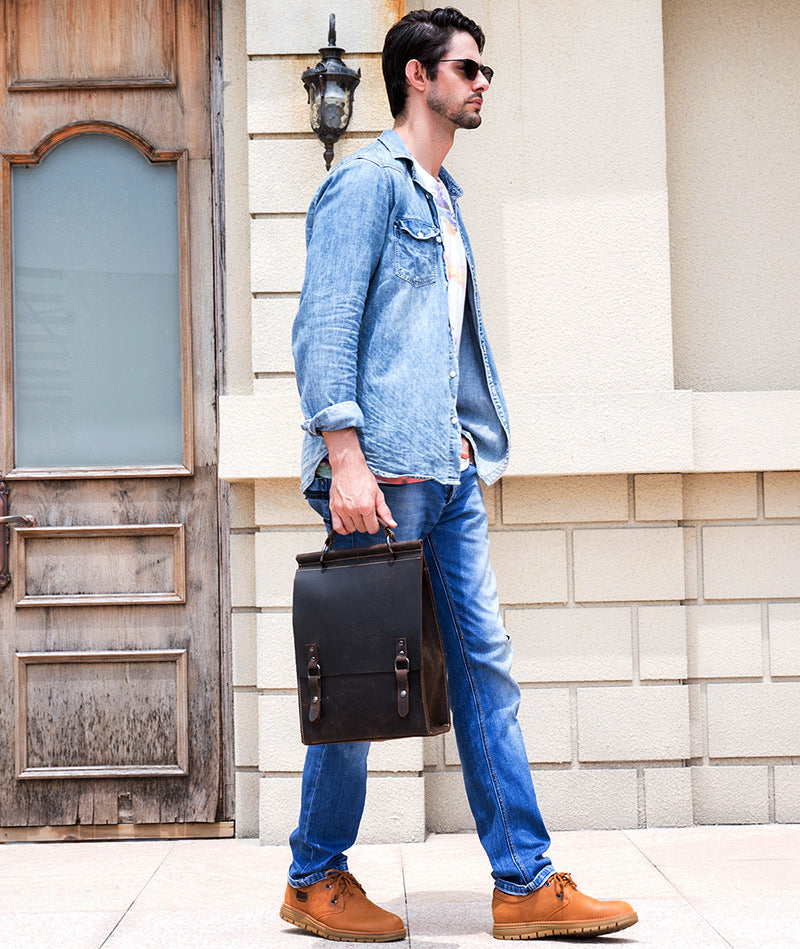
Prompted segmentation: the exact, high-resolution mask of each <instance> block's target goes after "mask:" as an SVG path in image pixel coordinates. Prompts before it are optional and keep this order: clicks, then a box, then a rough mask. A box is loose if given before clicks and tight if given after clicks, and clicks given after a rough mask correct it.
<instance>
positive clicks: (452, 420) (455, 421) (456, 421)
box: [450, 415, 458, 425]
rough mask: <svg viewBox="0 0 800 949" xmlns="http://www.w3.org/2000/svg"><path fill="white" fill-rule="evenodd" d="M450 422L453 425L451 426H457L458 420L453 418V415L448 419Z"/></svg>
mask: <svg viewBox="0 0 800 949" xmlns="http://www.w3.org/2000/svg"><path fill="white" fill-rule="evenodd" d="M450 421H451V422H452V423H453V425H458V419H457V418H456V417H455V415H454V416H453V417H452V418H451V419H450Z"/></svg>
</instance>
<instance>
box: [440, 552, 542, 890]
mask: <svg viewBox="0 0 800 949" xmlns="http://www.w3.org/2000/svg"><path fill="white" fill-rule="evenodd" d="M428 542H429V545H430V549H431V553H432V554H433V557H434V560H435V563H436V572H437V573H438V574H439V578H440V579H441V581H442V586H443V587H444V591H445V594H446V596H447V603H448V607H449V609H450V615H451V617H452V619H453V626H454V628H455V631H456V635H457V637H458V642H459V648H460V650H461V656H462V659H463V662H464V668H465V669H466V672H467V678H468V679H469V683H470V690H471V692H472V697H473V701H474V702H475V707H476V710H477V713H478V714H477V716H476V717H477V719H478V722H479V723H480V735H481V745H482V747H483V752H484V755H485V756H486V760H487V764H488V768H489V775H490V778H491V782H492V787H493V789H494V794H495V799H496V801H497V806H498V808H499V810H500V815H501V819H502V824H503V833H504V835H505V838H506V844H507V846H508V850H509V854H510V856H511V859H512V861H513V862H514V864H515V865H516V867H517V869H518V870H519V872H520V875H521V876H522V877H524V878H525V879H527V880H528V881H529V882H530V874H529V873H528V872H527V870H526V869H525V867H523V866H522V864H521V862H520V859H519V855H518V854H517V851H516V848H515V847H514V843H513V841H512V839H511V834H510V832H509V820H508V811H507V810H506V806H505V801H504V800H503V795H502V792H501V790H500V784H499V781H498V780H497V772H496V771H495V767H494V761H493V759H492V754H491V751H490V750H489V743H488V741H487V738H486V729H485V727H484V714H483V707H482V705H481V703H480V698H479V696H478V694H477V690H476V688H475V679H474V676H473V673H472V666H471V665H470V661H469V652H468V650H467V649H466V646H465V644H464V637H463V634H462V632H461V625H460V623H459V621H458V617H457V615H456V612H455V610H454V609H453V598H452V595H451V593H450V588H449V586H448V583H447V577H446V576H445V574H444V571H443V570H442V568H441V564H440V562H439V556H438V554H437V552H436V545H435V543H434V541H433V538H432V537H429V538H428Z"/></svg>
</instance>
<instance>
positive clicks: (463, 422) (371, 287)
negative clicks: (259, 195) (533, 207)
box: [292, 131, 508, 490]
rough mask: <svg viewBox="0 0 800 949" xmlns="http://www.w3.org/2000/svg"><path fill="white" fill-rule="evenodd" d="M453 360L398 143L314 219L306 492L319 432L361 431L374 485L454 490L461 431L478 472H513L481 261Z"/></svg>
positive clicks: (360, 164) (339, 185)
mask: <svg viewBox="0 0 800 949" xmlns="http://www.w3.org/2000/svg"><path fill="white" fill-rule="evenodd" d="M440 178H441V180H442V182H443V183H444V185H445V187H446V188H447V190H448V191H449V193H450V196H451V199H452V201H453V205H454V207H455V208H456V213H457V214H458V221H459V227H460V229H461V235H462V237H463V239H464V247H465V250H466V254H467V271H468V273H467V298H466V304H465V313H464V327H463V330H462V337H461V346H460V351H459V353H458V358H456V352H455V347H454V344H453V337H452V331H451V328H450V320H449V318H448V308H447V274H446V269H445V260H444V250H443V244H442V238H441V236H440V233H439V225H438V216H437V213H436V208H435V206H434V204H433V199H432V198H431V196H430V195H429V194H428V193H427V192H426V191H425V189H424V188H423V187H422V185H421V184H420V182H419V181H418V180H417V178H416V175H415V172H414V167H413V159H412V157H411V155H410V153H409V152H408V149H407V148H406V146H405V144H404V142H403V141H402V139H401V138H400V136H399V135H397V133H396V132H393V131H387V132H384V133H383V134H382V135H381V136H380V138H379V139H377V140H376V141H375V142H373V143H372V144H371V145H368V146H367V147H366V148H364V149H362V150H361V151H359V152H357V153H356V154H354V155H352V156H350V157H349V158H347V159H345V160H344V161H342V162H340V163H339V164H338V165H337V166H336V167H335V168H334V170H333V171H332V172H331V173H330V174H329V175H328V177H327V178H326V179H325V181H324V182H323V183H322V185H321V186H320V188H319V190H318V191H317V193H316V195H315V196H314V198H313V200H312V202H311V206H310V208H309V211H308V216H307V218H306V246H307V257H306V274H305V281H304V283H303V290H302V293H301V296H300V306H299V309H298V313H297V316H296V318H295V322H294V331H293V338H292V349H293V353H294V360H295V370H296V378H297V385H298V389H299V391H300V402H301V406H302V411H303V415H304V418H305V421H304V422H303V429H304V430H305V436H304V441H303V451H302V487H303V490H305V489H306V488H307V487H308V486H309V484H310V483H311V481H312V480H313V478H314V473H315V471H316V469H317V466H318V465H319V463H320V461H321V460H322V459H323V458H324V457H325V455H326V453H327V449H326V447H325V442H324V439H323V438H322V435H321V433H322V432H325V431H333V430H337V429H342V428H349V427H354V428H355V429H356V430H357V432H358V436H359V441H360V443H361V447H362V449H363V452H364V457H365V459H366V462H367V465H368V467H369V468H370V470H371V471H372V472H373V474H376V475H379V476H382V477H387V478H395V477H402V476H409V477H414V478H431V479H433V480H435V481H439V482H441V483H442V484H458V482H459V480H460V476H461V431H462V429H463V432H464V434H465V435H466V437H467V438H469V440H470V442H471V443H472V446H473V448H474V451H475V464H476V467H477V470H478V474H479V475H480V477H481V479H482V480H483V481H484V482H485V483H486V484H491V483H492V482H494V481H496V480H497V479H498V478H499V477H500V475H501V474H502V473H503V470H504V469H505V467H506V465H507V463H508V412H507V409H506V404H505V400H504V398H503V393H502V390H501V388H500V383H499V380H498V378H497V369H496V367H495V363H494V359H493V357H492V354H491V351H490V349H489V344H488V342H487V340H486V332H485V329H484V325H483V319H482V317H481V309H480V302H479V300H478V292H477V288H476V285H475V263H474V260H473V256H472V249H471V247H470V244H469V239H468V238H467V234H466V231H465V230H464V227H463V224H462V222H461V213H460V211H459V210H458V204H457V200H458V198H459V197H460V195H461V194H462V192H461V189H460V188H459V187H458V185H457V184H456V183H455V181H454V180H453V179H452V178H451V177H450V175H448V174H447V172H446V171H445V170H444V169H442V170H441V171H440Z"/></svg>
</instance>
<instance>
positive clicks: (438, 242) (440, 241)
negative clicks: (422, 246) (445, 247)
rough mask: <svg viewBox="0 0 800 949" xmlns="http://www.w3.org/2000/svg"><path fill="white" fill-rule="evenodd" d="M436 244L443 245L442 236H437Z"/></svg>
mask: <svg viewBox="0 0 800 949" xmlns="http://www.w3.org/2000/svg"><path fill="white" fill-rule="evenodd" d="M436 243H437V244H441V243H442V238H441V236H440V235H439V234H437V235H436Z"/></svg>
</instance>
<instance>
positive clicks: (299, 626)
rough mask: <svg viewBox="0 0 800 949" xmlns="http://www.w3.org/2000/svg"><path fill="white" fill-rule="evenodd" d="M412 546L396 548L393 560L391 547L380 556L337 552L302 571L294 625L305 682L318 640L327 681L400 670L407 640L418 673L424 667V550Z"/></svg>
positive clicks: (299, 571)
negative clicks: (398, 659)
mask: <svg viewBox="0 0 800 949" xmlns="http://www.w3.org/2000/svg"><path fill="white" fill-rule="evenodd" d="M409 543H410V544H412V545H414V546H413V547H412V549H408V550H400V549H398V548H400V547H401V546H402V545H401V544H393V545H392V550H393V551H394V553H388V554H387V553H386V545H385V544H381V545H379V546H380V548H381V551H382V552H381V553H379V554H377V553H375V549H374V548H368V547H367V548H364V547H362V548H353V549H351V550H347V551H331V552H330V553H329V554H326V555H325V561H324V563H322V564H320V562H319V553H317V554H316V560H315V561H314V562H309V563H305V564H301V565H300V567H298V569H297V572H296V573H295V579H294V594H293V605H292V610H293V612H292V622H293V625H294V638H295V654H296V659H297V673H298V675H299V676H301V677H303V676H305V675H306V663H307V660H306V644H307V643H311V642H314V643H317V646H318V655H319V662H320V667H321V673H322V676H323V678H324V677H325V676H326V675H359V674H367V673H375V672H390V671H393V669H394V658H395V644H396V640H397V639H399V638H404V639H406V640H407V653H408V659H409V666H410V669H414V670H416V669H419V668H420V658H421V657H420V650H421V645H420V640H421V632H422V563H423V558H422V544H421V542H419V541H413V542H409ZM370 550H372V553H371V554H367V555H365V553H364V552H368V551H370ZM337 553H339V554H349V555H350V556H347V557H336V556H335V555H336V554H337ZM354 554H357V556H353V555H354ZM298 559H299V558H298Z"/></svg>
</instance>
